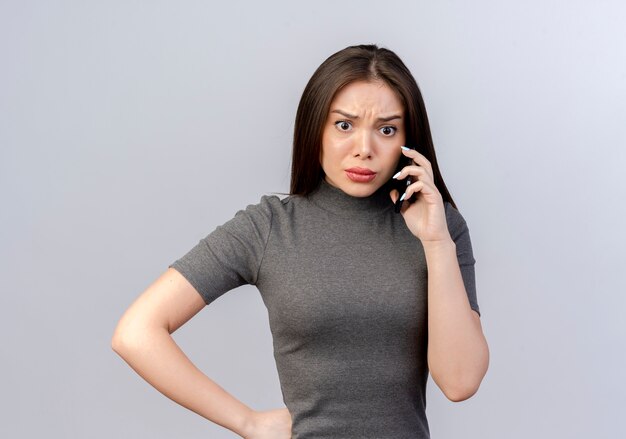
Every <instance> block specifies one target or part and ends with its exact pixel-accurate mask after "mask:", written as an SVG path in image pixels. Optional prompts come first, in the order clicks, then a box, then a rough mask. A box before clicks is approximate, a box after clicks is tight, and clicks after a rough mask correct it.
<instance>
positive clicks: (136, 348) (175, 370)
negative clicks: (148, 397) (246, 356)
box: [113, 328, 253, 437]
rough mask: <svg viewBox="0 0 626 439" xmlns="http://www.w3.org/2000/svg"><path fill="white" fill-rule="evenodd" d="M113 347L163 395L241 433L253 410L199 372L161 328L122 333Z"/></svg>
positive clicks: (245, 427)
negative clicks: (123, 337)
mask: <svg viewBox="0 0 626 439" xmlns="http://www.w3.org/2000/svg"><path fill="white" fill-rule="evenodd" d="M137 332H138V331H137ZM113 349H114V350H115V352H117V353H118V354H119V355H120V356H121V357H122V358H123V359H124V361H126V362H127V363H128V364H129V366H131V367H132V368H133V370H135V372H137V373H138V374H139V375H140V376H141V377H142V378H143V379H145V380H146V381H147V382H148V383H149V384H151V385H152V386H153V387H154V388H156V389H157V390H158V391H159V392H161V393H162V394H163V395H165V396H167V397H168V398H170V399H171V400H173V401H174V402H176V403H178V404H180V405H182V406H183V407H186V408H187V409H189V410H191V411H193V412H195V413H197V414H199V415H200V416H202V417H204V418H206V419H208V420H210V421H212V422H214V423H216V424H219V425H221V426H222V427H224V428H227V429H229V430H231V431H233V432H235V433H237V434H238V435H240V436H242V437H245V435H246V433H247V430H248V428H249V423H250V422H251V421H250V419H251V415H252V412H253V410H252V409H250V408H249V407H248V406H246V405H245V404H243V403H242V402H241V401H239V400H237V399H236V398H235V397H233V396H232V395H231V394H229V393H228V392H226V391H225V390H224V389H223V388H222V387H220V386H219V385H218V384H217V383H215V382H214V381H212V380H211V379H210V378H209V377H207V376H206V375H205V374H203V373H202V372H201V371H200V370H199V369H198V368H197V367H196V366H195V365H194V364H193V363H192V362H191V361H190V360H189V358H188V357H187V356H186V355H185V354H184V352H183V351H182V350H181V349H180V347H179V346H178V345H177V344H176V342H175V341H174V339H173V338H172V337H171V335H170V334H169V333H168V331H167V330H166V329H165V328H160V329H156V328H155V329H152V330H145V331H142V332H141V333H140V335H139V333H137V334H135V335H130V336H126V337H125V341H115V342H114V346H113Z"/></svg>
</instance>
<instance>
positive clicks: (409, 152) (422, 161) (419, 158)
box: [402, 148, 433, 177]
mask: <svg viewBox="0 0 626 439" xmlns="http://www.w3.org/2000/svg"><path fill="white" fill-rule="evenodd" d="M402 153H403V154H404V155H405V156H407V157H411V158H412V159H413V161H414V162H415V163H416V164H418V165H420V166H423V167H424V168H426V169H427V170H428V172H429V174H430V175H431V177H432V175H433V167H432V164H431V163H430V160H428V159H427V158H426V157H425V156H424V155H423V154H421V153H420V152H418V151H417V150H415V149H412V148H407V149H404V148H402Z"/></svg>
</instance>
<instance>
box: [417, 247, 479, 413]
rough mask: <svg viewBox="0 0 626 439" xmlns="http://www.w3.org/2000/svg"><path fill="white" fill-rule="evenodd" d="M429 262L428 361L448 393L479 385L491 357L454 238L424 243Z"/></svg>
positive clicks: (461, 395)
mask: <svg viewBox="0 0 626 439" xmlns="http://www.w3.org/2000/svg"><path fill="white" fill-rule="evenodd" d="M424 251H425V254H426V263H427V266H428V354H427V355H428V366H429V369H430V373H431V375H432V377H433V380H434V381H435V382H436V383H437V385H438V386H439V387H440V388H441V389H442V391H443V392H444V393H445V394H446V396H447V397H448V398H449V399H451V400H453V401H461V400H464V399H467V398H469V397H470V396H472V395H473V394H474V393H475V392H476V390H477V389H478V387H479V385H480V382H481V381H482V379H483V377H484V375H485V373H486V372H487V367H488V363H489V349H488V346H487V341H486V339H485V336H484V335H483V332H482V327H481V325H480V320H478V319H477V318H476V316H475V313H474V311H473V310H472V309H471V307H470V303H469V299H468V297H467V292H466V291H465V285H464V283H463V277H462V275H461V270H460V267H459V263H458V259H457V255H456V245H455V243H454V241H452V239H450V240H447V241H441V242H437V243H426V244H425V245H424Z"/></svg>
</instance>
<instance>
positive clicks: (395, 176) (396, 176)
mask: <svg viewBox="0 0 626 439" xmlns="http://www.w3.org/2000/svg"><path fill="white" fill-rule="evenodd" d="M400 174H402V171H400V172H398V173H397V174H396V175H394V176H393V177H391V178H398V175H400Z"/></svg>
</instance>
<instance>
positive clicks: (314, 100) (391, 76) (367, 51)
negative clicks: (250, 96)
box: [289, 44, 456, 208]
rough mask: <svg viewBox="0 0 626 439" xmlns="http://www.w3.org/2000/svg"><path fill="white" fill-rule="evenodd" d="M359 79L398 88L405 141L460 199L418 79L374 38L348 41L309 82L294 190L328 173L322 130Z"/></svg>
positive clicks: (297, 130)
mask: <svg viewBox="0 0 626 439" xmlns="http://www.w3.org/2000/svg"><path fill="white" fill-rule="evenodd" d="M354 81H384V82H385V83H386V84H387V85H388V86H389V87H391V89H393V90H395V92H396V93H397V94H398V96H399V97H400V99H401V100H402V103H403V105H404V109H405V132H406V144H407V145H412V146H414V147H415V148H416V149H417V151H419V152H420V153H421V154H423V155H424V156H425V157H426V158H427V159H428V160H429V161H430V163H431V164H432V167H433V176H434V180H435V181H434V183H435V185H436V186H437V189H438V190H439V192H440V193H441V195H442V198H443V200H444V201H448V202H450V203H451V204H452V205H453V206H454V207H455V208H456V204H455V203H454V201H453V200H452V196H451V195H450V192H448V189H447V188H446V185H445V183H444V181H443V178H442V176H441V173H440V172H439V166H438V165H437V157H436V156H435V148H434V146H433V139H432V136H431V134H430V125H429V123H428V116H427V114H426V107H425V106H424V100H423V99H422V93H421V92H420V89H419V87H418V86H417V82H416V81H415V79H414V78H413V75H411V72H410V71H409V69H407V67H406V66H405V65H404V63H403V62H402V61H401V60H400V58H399V57H398V56H397V55H396V54H395V53H394V52H392V51H391V50H389V49H386V48H384V47H380V48H379V47H378V46H377V45H375V44H367V45H364V44H363V45H358V46H349V47H346V48H345V49H343V50H340V51H339V52H336V53H334V54H333V55H331V56H330V57H328V58H327V59H326V60H325V61H324V62H323V63H322V64H321V65H320V66H319V67H318V68H317V70H315V72H314V73H313V76H311V79H309V82H308V83H307V85H306V87H305V89H304V92H303V93H302V97H301V99H300V103H299V105H298V111H297V113H296V123H295V126H294V134H293V151H292V163H291V188H290V193H289V195H304V196H306V195H308V194H310V193H311V192H312V191H313V190H315V188H317V186H318V185H319V183H320V181H321V179H322V178H323V176H324V171H323V169H322V165H321V163H320V159H319V157H320V148H321V145H322V135H323V131H324V125H325V123H326V118H327V117H328V112H329V111H330V104H331V102H332V100H333V98H334V97H335V94H336V93H337V92H338V91H339V90H340V89H342V88H343V87H345V86H346V85H348V84H350V83H351V82H354Z"/></svg>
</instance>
